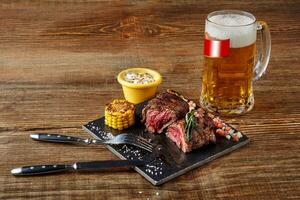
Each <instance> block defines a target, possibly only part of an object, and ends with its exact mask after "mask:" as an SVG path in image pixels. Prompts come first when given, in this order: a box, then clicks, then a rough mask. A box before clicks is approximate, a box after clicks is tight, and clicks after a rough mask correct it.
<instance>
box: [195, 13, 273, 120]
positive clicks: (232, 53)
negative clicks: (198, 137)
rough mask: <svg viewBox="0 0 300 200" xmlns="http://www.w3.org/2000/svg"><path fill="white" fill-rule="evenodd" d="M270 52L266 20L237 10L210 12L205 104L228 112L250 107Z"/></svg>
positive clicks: (207, 32) (206, 42)
mask: <svg viewBox="0 0 300 200" xmlns="http://www.w3.org/2000/svg"><path fill="white" fill-rule="evenodd" d="M257 31H260V32H261V34H259V35H260V39H261V41H260V45H258V44H256V35H257ZM256 46H258V47H257V48H256ZM270 52H271V36H270V31H269V28H268V26H267V24H266V23H265V22H263V21H256V19H255V17H254V16H253V15H252V14H250V13H248V12H244V11H238V10H222V11H215V12H212V13H210V14H209V15H208V16H207V18H206V24H205V38H204V69H203V77H202V91H201V97H200V104H201V105H202V107H204V108H206V109H207V110H210V111H214V112H219V113H220V114H225V115H226V114H241V113H245V112H247V111H249V110H251V109H252V108H253V105H254V97H253V81H255V80H258V79H259V78H260V77H261V76H262V74H263V73H264V72H265V71H266V69H267V65H268V62H269V59H270ZM256 54H257V55H256Z"/></svg>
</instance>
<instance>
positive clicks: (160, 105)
mask: <svg viewBox="0 0 300 200" xmlns="http://www.w3.org/2000/svg"><path fill="white" fill-rule="evenodd" d="M188 112H189V105H188V103H187V102H186V101H185V100H184V99H182V98H181V97H180V96H178V95H176V94H174V93H171V92H164V93H160V94H158V95H157V96H156V97H155V98H153V99H152V100H150V101H149V103H148V105H147V106H146V107H145V108H144V109H143V110H142V122H143V123H145V125H146V129H147V130H148V131H149V132H151V133H161V132H162V131H163V130H164V129H165V128H166V127H167V126H169V125H170V124H171V123H173V122H175V121H177V120H178V119H181V118H183V117H184V116H185V115H186V113H188Z"/></svg>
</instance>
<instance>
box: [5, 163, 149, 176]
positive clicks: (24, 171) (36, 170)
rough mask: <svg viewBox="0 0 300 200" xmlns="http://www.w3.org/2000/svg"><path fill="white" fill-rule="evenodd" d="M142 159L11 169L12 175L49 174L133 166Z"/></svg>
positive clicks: (140, 164) (139, 164) (138, 164)
mask: <svg viewBox="0 0 300 200" xmlns="http://www.w3.org/2000/svg"><path fill="white" fill-rule="evenodd" d="M144 164H145V162H144V161H141V160H103V161H88V162H76V163H72V164H46V165H32V166H23V167H19V168H15V169H12V170H11V173H12V175H14V176H24V175H39V174H49V173H56V172H62V171H97V170H103V169H110V168H116V167H134V166H143V165H144Z"/></svg>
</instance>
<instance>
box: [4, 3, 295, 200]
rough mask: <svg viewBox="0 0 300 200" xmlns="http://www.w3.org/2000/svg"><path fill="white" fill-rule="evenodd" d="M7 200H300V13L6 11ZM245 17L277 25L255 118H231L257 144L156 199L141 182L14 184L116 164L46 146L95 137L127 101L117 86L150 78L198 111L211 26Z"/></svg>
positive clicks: (96, 154) (88, 150)
mask: <svg viewBox="0 0 300 200" xmlns="http://www.w3.org/2000/svg"><path fill="white" fill-rule="evenodd" d="M0 5H1V7H0V89H1V90H0V113H1V114H0V133H1V134H0V158H1V164H0V197H1V198H2V199H16V198H25V197H28V198H30V199H44V198H47V199H65V198H66V199H67V198H70V199H177V198H178V199H300V156H299V155H300V131H299V130H300V122H299V120H300V81H299V76H300V66H299V65H300V59H299V55H300V22H299V21H300V2H299V1H296V0H295V1H288V0H287V1H275V0H268V1H239V2H237V1H217V0H210V1H196V0H195V1H188V0H187V1H165V2H158V1H136V0H132V1H102V0H85V1H75V0H74V1H72V0H61V1H55V0H53V1H10V0H2V1H1V3H0ZM219 9H241V10H246V11H249V12H251V13H253V14H254V15H255V16H256V17H257V18H258V19H263V20H266V21H267V22H268V23H269V26H270V28H271V34H272V57H271V61H270V64H269V69H268V72H267V74H265V76H264V77H263V78H262V80H260V81H258V82H256V83H255V91H254V93H255V107H254V109H253V110H252V111H251V112H249V113H248V114H246V115H243V116H240V117H234V118H229V122H231V123H233V124H234V125H235V126H237V127H238V128H239V129H240V130H241V131H243V132H245V133H246V134H247V135H248V136H249V137H250V138H251V143H250V144H249V145H247V146H246V147H244V148H242V149H240V150H238V151H235V152H233V153H231V154H229V155H227V156H224V157H222V158H220V159H218V160H215V161H213V162H211V163H209V164H206V165H205V166H203V167H201V168H198V169H195V170H193V171H191V172H189V173H187V174H185V175H182V176H181V177H179V178H177V179H175V180H173V181H170V182H168V183H166V184H164V185H162V186H160V187H155V186H153V185H151V184H150V183H149V182H147V181H146V180H145V179H144V178H143V177H141V176H140V175H139V174H138V173H135V172H134V171H122V172H103V173H85V174H80V173H68V174H58V175H48V176H36V177H13V176H12V175H11V174H10V170H11V169H12V168H14V167H18V166H22V165H31V164H37V163H56V162H73V161H78V160H102V159H103V160H104V159H117V158H116V156H114V155H113V154H112V153H110V152H109V151H108V150H107V149H105V148H104V147H101V146H100V147H92V146H89V147H87V146H72V145H59V144H50V143H40V142H35V141H32V140H31V139H30V138H29V134H30V133H34V132H47V133H48V132H54V133H64V134H71V135H75V136H82V137H87V136H88V134H87V133H85V132H84V131H83V130H82V129H81V125H82V124H85V123H87V122H88V121H91V120H93V119H96V118H98V117H100V116H102V115H103V109H104V104H105V103H106V102H109V101H111V100H112V99H114V98H122V97H123V94H122V90H121V87H120V85H119V84H118V83H117V81H116V74H117V73H118V72H119V71H120V70H122V69H125V68H127V67H131V66H148V67H151V68H153V69H156V70H158V71H159V72H160V73H161V74H162V75H163V77H164V79H163V84H162V85H161V87H160V89H159V90H160V91H163V90H165V89H167V88H172V89H175V90H177V91H179V92H182V93H183V94H184V95H186V96H188V97H190V98H192V99H194V100H197V101H198V99H199V95H200V89H201V70H202V59H203V58H202V47H203V43H202V39H203V32H204V19H205V16H206V15H207V14H208V13H209V12H211V11H213V10H219Z"/></svg>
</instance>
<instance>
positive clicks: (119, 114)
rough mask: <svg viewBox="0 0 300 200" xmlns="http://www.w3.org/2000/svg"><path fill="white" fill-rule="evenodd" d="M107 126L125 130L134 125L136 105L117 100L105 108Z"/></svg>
mask: <svg viewBox="0 0 300 200" xmlns="http://www.w3.org/2000/svg"><path fill="white" fill-rule="evenodd" d="M104 116H105V125H107V126H110V127H112V128H114V129H118V130H123V129H126V128H128V127H129V126H131V125H133V124H134V122H135V120H134V105H133V104H132V103H129V102H128V101H126V100H120V99H116V100H114V101H113V102H112V103H109V104H107V105H106V106H105V114H104Z"/></svg>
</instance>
